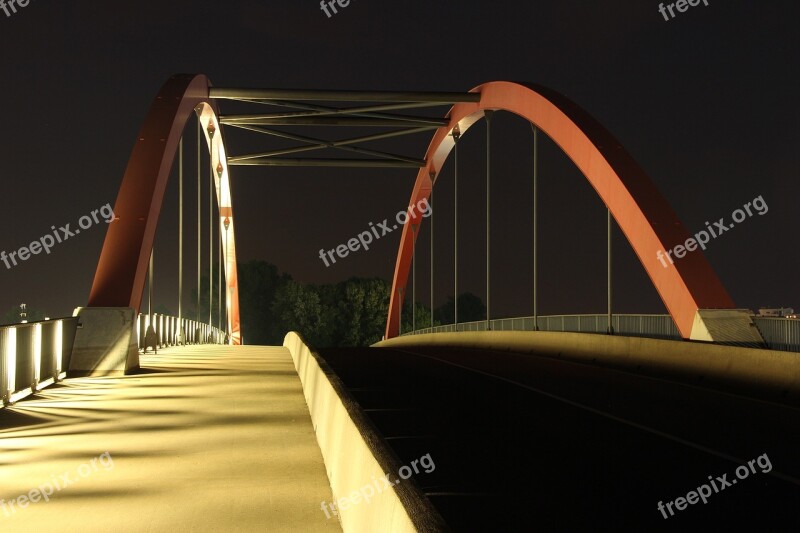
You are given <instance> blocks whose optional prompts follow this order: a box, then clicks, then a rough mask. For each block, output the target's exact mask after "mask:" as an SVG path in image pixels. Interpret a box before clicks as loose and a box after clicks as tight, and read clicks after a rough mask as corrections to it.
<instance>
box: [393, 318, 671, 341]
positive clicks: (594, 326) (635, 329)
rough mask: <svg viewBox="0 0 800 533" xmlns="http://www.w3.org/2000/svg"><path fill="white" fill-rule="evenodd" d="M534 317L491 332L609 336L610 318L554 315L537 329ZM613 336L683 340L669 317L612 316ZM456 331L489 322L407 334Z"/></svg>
mask: <svg viewBox="0 0 800 533" xmlns="http://www.w3.org/2000/svg"><path fill="white" fill-rule="evenodd" d="M533 321H534V319H533V317H521V318H499V319H496V320H491V321H490V322H489V324H490V325H489V329H491V330H492V331H533V330H534V329H539V331H564V332H574V333H607V332H608V315H554V316H540V317H538V319H537V325H538V328H534V327H533ZM611 323H612V325H613V326H614V333H616V334H618V335H625V336H629V337H650V338H654V339H681V335H680V333H679V332H678V328H677V327H676V326H675V322H673V321H672V317H671V316H669V315H613V316H612V321H611ZM456 331H486V321H485V320H480V321H477V322H464V323H461V324H457V325H454V324H449V325H446V326H436V327H433V328H425V329H420V330H417V331H415V332H408V333H404V335H419V334H422V333H451V332H456Z"/></svg>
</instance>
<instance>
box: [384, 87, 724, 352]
mask: <svg viewBox="0 0 800 533" xmlns="http://www.w3.org/2000/svg"><path fill="white" fill-rule="evenodd" d="M471 92H478V93H480V94H481V100H480V102H478V103H463V104H457V105H455V106H453V108H452V109H451V110H450V113H449V114H448V118H449V119H450V124H449V125H448V126H444V127H442V128H440V129H439V130H437V132H436V134H435V135H434V137H433V140H432V141H431V144H430V147H429V148H428V152H427V154H426V159H425V160H426V161H427V162H428V164H427V166H426V167H423V168H422V169H420V171H419V174H418V175H417V181H416V183H415V184H414V189H413V192H412V193H411V201H410V202H409V205H416V204H417V202H420V201H422V199H424V198H428V196H429V195H430V192H431V188H432V187H433V183H435V177H436V175H437V174H438V173H439V171H440V170H441V168H442V165H443V164H444V162H445V160H446V159H447V156H448V155H449V154H450V151H451V150H452V148H453V137H452V132H453V130H454V129H455V128H456V127H457V128H458V129H459V131H460V132H461V133H462V134H463V133H464V132H466V131H467V129H469V127H470V126H472V125H473V124H474V123H475V122H477V121H478V120H479V119H480V118H482V117H483V116H484V111H485V110H504V111H509V112H511V113H515V114H517V115H519V116H521V117H523V118H525V119H527V120H529V121H530V122H532V123H533V124H535V125H536V126H537V127H538V128H539V129H540V130H542V131H543V132H544V133H546V134H547V135H548V136H549V137H550V138H551V139H553V141H555V143H556V144H557V145H558V146H559V147H560V148H561V149H562V150H563V151H564V153H566V154H567V156H569V158H570V159H571V160H572V162H573V163H575V165H576V166H577V167H578V168H579V169H580V171H581V172H582V173H583V175H584V176H585V177H586V179H588V180H589V182H590V183H591V184H592V186H593V187H594V189H595V190H596V191H597V193H598V194H599V195H600V198H601V199H602V200H603V202H604V203H605V204H606V206H607V207H608V208H609V209H610V210H611V213H612V215H613V216H614V219H615V220H616V221H617V223H618V224H619V227H620V229H621V230H622V232H623V233H624V234H625V237H626V238H627V239H628V242H630V244H631V246H632V247H633V250H634V251H635V252H636V255H637V256H638V257H639V261H641V263H642V266H644V268H645V270H646V271H647V274H648V275H649V276H650V280H651V281H652V282H653V285H654V286H655V288H656V290H657V291H658V294H659V295H660V296H661V299H662V300H663V302H664V304H665V305H666V307H667V310H668V311H669V313H670V315H672V318H673V320H674V321H675V324H676V325H677V327H678V330H679V331H680V332H681V335H682V336H683V337H684V338H690V336H691V332H692V324H693V322H694V319H695V315H696V313H697V311H698V310H699V309H732V308H734V304H733V300H731V298H730V296H729V295H728V293H727V291H726V290H725V288H724V287H723V286H722V283H721V282H720V280H719V278H717V275H716V274H715V273H714V271H713V270H712V268H711V265H709V263H708V262H707V261H706V259H705V256H704V255H703V254H702V253H701V252H700V251H699V250H698V251H695V252H693V253H690V254H687V255H686V256H685V257H684V258H682V259H680V260H678V261H675V264H673V265H669V266H668V267H667V268H665V267H664V266H663V265H662V264H661V263H660V262H659V261H658V260H657V258H656V253H657V252H658V251H659V250H661V251H662V252H665V251H666V250H670V249H672V248H673V247H674V246H675V245H677V244H680V243H684V242H685V241H686V239H687V238H688V237H689V233H688V232H687V231H686V230H685V229H684V227H683V225H682V224H681V222H680V221H679V220H678V217H677V215H676V214H675V212H674V211H673V210H672V208H671V207H670V206H669V204H668V203H667V201H666V200H665V199H664V198H663V196H661V193H659V192H658V190H657V189H656V187H655V185H654V184H653V182H652V181H650V179H649V178H648V177H647V175H646V174H645V173H644V171H643V170H642V168H641V167H640V166H639V165H638V164H637V163H636V161H634V159H633V157H631V155H630V154H629V153H628V152H627V151H626V150H625V149H624V148H623V147H622V145H620V143H619V141H617V140H616V139H615V138H614V136H613V135H611V133H609V132H608V130H606V129H605V128H604V127H603V126H602V125H601V124H600V123H599V122H597V121H596V120H595V119H594V118H592V117H591V116H590V115H589V114H588V113H587V112H586V111H584V110H583V109H581V108H580V107H578V106H577V105H576V104H575V103H574V102H572V101H570V100H569V99H567V98H566V97H565V96H563V95H561V94H559V93H557V92H555V91H553V90H551V89H547V88H545V87H541V86H538V85H530V86H526V85H521V84H518V83H510V82H491V83H487V84H484V85H481V86H479V87H476V88H475V89H473V90H472V91H471ZM408 217H409V218H408V221H407V222H406V224H405V225H404V227H403V233H402V236H401V238H400V249H399V251H398V254H397V262H396V265H395V271H394V279H393V282H392V294H391V299H390V305H389V316H388V319H387V323H386V338H387V339H388V338H391V337H396V336H397V335H398V333H399V328H400V310H401V309H400V306H402V302H403V298H404V296H405V294H406V284H407V282H408V274H409V270H410V266H411V254H412V248H413V241H412V239H414V231H412V229H411V226H412V225H417V224H420V223H421V222H422V217H421V216H420V215H419V214H418V213H416V212H412V211H410V210H409V213H408ZM418 233H419V232H417V234H418ZM399 293H402V295H401V294H399Z"/></svg>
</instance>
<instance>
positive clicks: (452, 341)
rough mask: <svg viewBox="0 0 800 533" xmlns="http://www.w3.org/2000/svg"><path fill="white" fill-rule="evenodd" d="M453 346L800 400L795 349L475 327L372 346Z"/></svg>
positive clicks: (795, 402) (792, 401)
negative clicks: (606, 368)
mask: <svg viewBox="0 0 800 533" xmlns="http://www.w3.org/2000/svg"><path fill="white" fill-rule="evenodd" d="M431 346H441V347H457V348H470V349H483V350H501V351H513V352H519V353H535V354H536V355H541V356H546V357H553V358H558V359H564V360H570V361H575V362H579V363H589V364H598V365H602V366H607V367H610V368H614V369H618V370H624V371H629V372H634V373H637V374H642V375H646V376H650V377H656V378H663V379H668V380H671V381H677V382H681V383H686V384H689V385H696V386H702V387H704V388H711V389H716V390H721V391H725V392H730V393H735V394H742V395H745V396H750V397H754V398H758V399H761V400H766V401H772V402H779V403H783V404H789V405H800V354H795V353H792V352H781V351H775V350H765V349H758V348H741V347H732V346H721V345H714V344H708V343H704V342H687V341H671V340H661V339H648V338H643V337H621V336H617V335H597V334H589V333H562V332H549V331H488V332H486V331H476V332H458V333H429V334H425V335H409V336H406V337H395V338H393V339H388V340H385V341H381V342H379V343H376V344H375V345H374V347H377V348H410V347H431Z"/></svg>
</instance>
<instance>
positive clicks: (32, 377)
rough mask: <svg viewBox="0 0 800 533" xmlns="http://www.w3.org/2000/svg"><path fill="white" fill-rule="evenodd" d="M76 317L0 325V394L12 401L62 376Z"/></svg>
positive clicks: (70, 345) (68, 359)
mask: <svg viewBox="0 0 800 533" xmlns="http://www.w3.org/2000/svg"><path fill="white" fill-rule="evenodd" d="M77 328H78V317H69V318H59V319H55V320H45V321H42V322H32V323H29V324H13V325H10V326H2V327H0V389H1V390H0V395H2V404H3V405H4V406H5V405H8V404H11V403H14V402H16V401H18V400H20V399H22V398H24V397H25V396H28V395H30V394H33V393H35V392H36V391H39V390H42V389H43V388H45V387H47V386H48V385H52V384H53V383H56V382H57V381H59V380H61V379H63V378H64V377H66V370H67V369H68V368H69V363H70V358H71V357H72V345H73V343H74V341H75V333H76V330H77Z"/></svg>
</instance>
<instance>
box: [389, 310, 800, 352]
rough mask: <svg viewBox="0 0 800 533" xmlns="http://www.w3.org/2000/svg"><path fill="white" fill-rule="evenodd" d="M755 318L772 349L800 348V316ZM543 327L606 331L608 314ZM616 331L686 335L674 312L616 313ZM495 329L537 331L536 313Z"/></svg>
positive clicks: (480, 325) (547, 319)
mask: <svg viewBox="0 0 800 533" xmlns="http://www.w3.org/2000/svg"><path fill="white" fill-rule="evenodd" d="M753 322H754V323H755V325H756V327H758V330H759V331H760V332H761V337H762V338H763V339H764V341H765V342H766V343H767V347H769V348H770V349H771V350H780V351H784V352H800V320H798V319H792V318H773V317H761V316H754V317H753ZM537 323H538V326H539V327H538V328H537V329H538V330H539V331H565V332H571V333H606V332H607V328H608V315H554V316H540V317H538V320H537ZM612 324H613V325H614V333H615V334H618V335H624V336H628V337H648V338H651V339H674V340H680V339H682V337H681V335H680V333H679V332H678V328H677V327H676V326H675V322H673V321H672V317H671V316H670V315H613V316H612ZM486 329H487V328H486V321H485V320H480V321H477V322H464V323H461V324H457V325H456V324H448V325H446V326H436V327H433V328H425V329H420V330H417V331H410V332H407V333H404V334H403V335H420V334H423V333H452V332H456V331H486ZM489 329H491V330H492V331H533V330H534V327H533V317H521V318H501V319H497V320H491V321H490V327H489Z"/></svg>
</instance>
